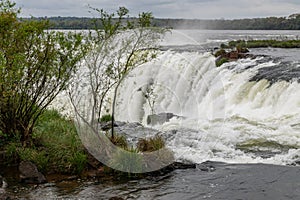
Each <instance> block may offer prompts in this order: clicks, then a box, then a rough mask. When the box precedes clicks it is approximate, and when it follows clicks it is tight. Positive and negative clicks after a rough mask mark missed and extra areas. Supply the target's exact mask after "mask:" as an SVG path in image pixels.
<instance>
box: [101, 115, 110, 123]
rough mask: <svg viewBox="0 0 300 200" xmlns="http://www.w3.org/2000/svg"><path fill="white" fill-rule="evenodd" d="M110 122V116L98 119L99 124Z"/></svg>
mask: <svg viewBox="0 0 300 200" xmlns="http://www.w3.org/2000/svg"><path fill="white" fill-rule="evenodd" d="M110 121H111V115H103V116H102V117H101V118H100V122H110Z"/></svg>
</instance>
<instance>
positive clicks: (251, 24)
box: [22, 14, 300, 30]
mask: <svg viewBox="0 0 300 200" xmlns="http://www.w3.org/2000/svg"><path fill="white" fill-rule="evenodd" d="M44 19H47V20H49V22H50V29H93V28H94V27H95V22H96V24H97V18H88V17H38V18H34V17H33V18H22V20H38V21H39V20H44ZM127 20H135V18H130V19H127ZM99 24H100V23H99ZM153 24H154V25H155V26H158V27H167V28H171V29H204V30H205V29H206V30H300V14H293V15H290V16H288V17H266V18H252V19H209V20H208V19H206V20H204V19H162V18H154V19H153ZM98 28H101V27H98Z"/></svg>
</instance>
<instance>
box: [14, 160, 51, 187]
mask: <svg viewBox="0 0 300 200" xmlns="http://www.w3.org/2000/svg"><path fill="white" fill-rule="evenodd" d="M19 171H20V179H21V182H25V183H31V184H41V183H45V182H47V180H46V178H45V176H44V175H43V174H42V173H41V172H39V171H38V169H37V167H36V166H35V165H34V164H33V163H32V162H29V161H22V162H21V163H20V165H19Z"/></svg>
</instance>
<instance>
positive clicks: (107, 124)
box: [100, 121, 125, 131]
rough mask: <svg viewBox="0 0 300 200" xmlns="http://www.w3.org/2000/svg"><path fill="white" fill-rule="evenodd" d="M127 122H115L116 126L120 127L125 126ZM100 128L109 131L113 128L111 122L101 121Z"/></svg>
mask: <svg viewBox="0 0 300 200" xmlns="http://www.w3.org/2000/svg"><path fill="white" fill-rule="evenodd" d="M124 124H125V122H118V121H115V122H114V127H119V126H123V125H124ZM100 129H101V130H102V131H108V130H110V129H111V122H110V121H109V122H100Z"/></svg>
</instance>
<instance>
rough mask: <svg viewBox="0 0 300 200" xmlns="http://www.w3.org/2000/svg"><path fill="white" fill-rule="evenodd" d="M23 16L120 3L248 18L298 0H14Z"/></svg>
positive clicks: (168, 12) (297, 6) (175, 14)
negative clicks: (20, 8)
mask: <svg viewBox="0 0 300 200" xmlns="http://www.w3.org/2000/svg"><path fill="white" fill-rule="evenodd" d="M16 3H17V5H18V6H21V7H22V10H23V14H22V15H23V16H29V15H33V16H91V15H90V14H89V12H88V11H89V9H88V8H87V5H88V4H89V5H91V6H92V7H96V8H103V9H105V10H107V11H109V12H111V11H114V10H116V9H118V7H120V6H125V7H127V8H128V9H129V10H130V11H131V13H132V14H133V15H137V14H138V13H139V12H143V11H147V12H148V11H151V12H153V14H154V16H156V17H162V18H200V19H216V18H249V17H250V18H252V17H266V16H288V15H290V14H292V13H297V12H299V10H300V1H299V0H251V1H249V0H152V1H148V0H147V1H146V0H126V1H124V0H51V1H49V0H39V1H36V0H26V1H24V0H16Z"/></svg>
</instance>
